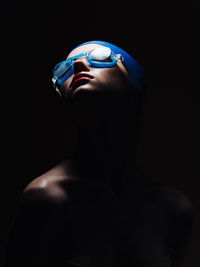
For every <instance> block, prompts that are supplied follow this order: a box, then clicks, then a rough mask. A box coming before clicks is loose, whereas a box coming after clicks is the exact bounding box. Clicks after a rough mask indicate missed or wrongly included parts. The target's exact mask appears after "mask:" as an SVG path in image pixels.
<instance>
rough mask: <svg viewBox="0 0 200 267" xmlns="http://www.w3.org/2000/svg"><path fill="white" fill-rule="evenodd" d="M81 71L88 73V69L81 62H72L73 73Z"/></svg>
mask: <svg viewBox="0 0 200 267" xmlns="http://www.w3.org/2000/svg"><path fill="white" fill-rule="evenodd" d="M81 71H90V69H89V67H88V66H87V65H86V64H85V63H84V62H83V61H75V62H74V73H75V74H76V73H79V72H81Z"/></svg>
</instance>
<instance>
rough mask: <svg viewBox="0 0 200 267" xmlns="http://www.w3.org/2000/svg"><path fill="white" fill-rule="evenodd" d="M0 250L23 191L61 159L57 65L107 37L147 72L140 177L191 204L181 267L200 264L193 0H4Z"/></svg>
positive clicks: (196, 23) (196, 8) (199, 146)
mask: <svg viewBox="0 0 200 267" xmlns="http://www.w3.org/2000/svg"><path fill="white" fill-rule="evenodd" d="M0 12H1V20H0V21H1V30H2V33H1V52H2V53H1V54H2V55H1V85H0V86H1V98H0V99H1V100H0V101H1V115H2V118H1V158H2V160H1V162H2V166H1V179H0V203H1V207H0V210H1V221H0V245H1V247H0V248H1V261H0V264H1V263H2V262H3V255H4V247H5V240H6V237H7V232H8V229H9V225H10V220H11V218H12V214H13V211H14V210H15V206H16V203H17V201H18V199H19V196H20V194H21V191H22V190H23V188H24V187H25V186H26V185H27V183H28V182H30V181H31V180H32V179H34V178H35V177H37V176H38V175H40V174H42V173H43V172H45V171H46V170H48V169H49V168H51V167H52V166H54V165H55V164H56V163H57V162H58V161H59V160H60V159H61V158H62V153H61V154H60V153H59V151H60V149H61V146H62V140H61V138H60V137H61V133H62V124H63V119H64V118H63V117H62V109H61V107H60V102H59V99H58V98H57V96H56V94H55V92H54V90H53V88H52V86H51V71H52V68H53V66H54V65H55V64H56V63H57V62H59V61H61V60H63V59H64V58H65V57H66V55H67V53H68V52H69V51H70V50H71V49H72V48H73V47H75V46H76V45H78V44H79V43H81V42H84V41H89V40H104V41H109V42H113V43H114V44H116V45H119V46H120V47H122V48H123V49H125V50H127V51H128V52H130V53H131V54H132V55H133V56H134V57H135V58H136V59H137V60H138V61H139V62H140V64H141V65H142V66H143V67H144V69H145V71H146V73H147V77H148V81H149V91H148V94H147V100H146V102H145V104H144V108H143V112H142V115H141V135H140V139H139V149H138V162H139V164H140V166H141V168H142V169H143V171H144V172H145V173H146V174H147V175H150V176H153V177H156V179H157V180H158V181H160V182H162V183H165V184H167V185H170V186H173V187H175V188H177V189H178V190H180V191H181V192H183V193H185V194H186V195H187V196H188V197H189V198H190V199H191V200H192V202H193V203H194V206H195V208H196V219H195V223H194V225H193V229H192V234H191V239H190V244H189V248H188V251H187V254H186V257H185V262H184V267H186V266H188V267H197V266H200V257H199V252H200V227H199V224H200V196H199V190H200V153H199V151H200V140H199V136H200V128H199V115H200V105H199V103H200V100H199V98H200V92H199V89H200V88H199V79H198V78H199V43H198V37H199V12H200V8H199V6H198V4H197V1H196V2H190V3H183V2H180V3H178V2H172V1H160V3H152V2H151V3H149V2H145V1H139V2H138V1H129V2H128V1H121V2H119V1H115V2H114V3H113V2H109V1H96V2H95V1H93V2H88V1H87V2H83V1H82V2H80V1H76V2H75V1H71V3H70V2H69V1H55V2H46V3H45V2H41V1H40V2H39V1H34V2H33V1H32V2H31V1H26V2H25V1H8V2H6V3H4V4H2V6H1V11H0Z"/></svg>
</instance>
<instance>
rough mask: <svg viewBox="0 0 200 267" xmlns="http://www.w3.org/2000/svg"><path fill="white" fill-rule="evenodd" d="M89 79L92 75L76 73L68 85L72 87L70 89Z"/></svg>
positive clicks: (92, 77)
mask: <svg viewBox="0 0 200 267" xmlns="http://www.w3.org/2000/svg"><path fill="white" fill-rule="evenodd" d="M91 79H94V76H92V75H90V74H88V73H77V74H75V75H74V78H73V80H72V82H71V84H70V87H72V89H73V90H74V89H75V88H77V87H79V86H80V85H83V84H86V83H88V82H89V81H90V80H91Z"/></svg>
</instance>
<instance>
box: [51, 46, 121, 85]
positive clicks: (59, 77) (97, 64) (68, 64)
mask: <svg viewBox="0 0 200 267" xmlns="http://www.w3.org/2000/svg"><path fill="white" fill-rule="evenodd" d="M83 56H85V57H86V58H87V61H88V63H89V66H91V67H94V68H111V67H114V66H115V65H116V63H117V61H122V60H123V59H122V56H121V55H120V54H115V53H114V52H113V51H111V49H110V48H109V47H100V48H97V49H95V50H92V51H90V52H85V53H81V54H78V55H76V56H74V57H71V58H69V59H66V60H65V61H62V62H60V63H58V64H57V65H56V66H55V67H54V69H53V79H52V82H53V84H54V86H55V87H56V85H57V86H61V85H62V84H63V83H64V82H65V81H66V80H67V79H68V78H69V77H70V76H71V75H72V74H73V73H74V61H75V59H77V58H79V57H83Z"/></svg>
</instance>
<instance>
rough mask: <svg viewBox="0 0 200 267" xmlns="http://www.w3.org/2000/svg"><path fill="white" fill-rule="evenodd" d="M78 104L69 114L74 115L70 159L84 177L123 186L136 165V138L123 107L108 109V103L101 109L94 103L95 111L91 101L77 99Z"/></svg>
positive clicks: (71, 128) (113, 185)
mask: <svg viewBox="0 0 200 267" xmlns="http://www.w3.org/2000/svg"><path fill="white" fill-rule="evenodd" d="M78 107H79V108H78V109H76V108H75V109H73V112H72V113H73V116H71V115H72V114H71V115H70V114H69V116H70V117H71V118H72V119H71V123H70V125H68V127H67V129H70V131H71V138H70V142H71V148H72V149H71V154H70V156H69V158H70V160H71V161H72V163H73V165H74V166H75V168H76V171H78V172H79V174H80V175H79V176H80V177H82V178H83V179H86V180H92V181H96V182H98V183H103V184H109V185H111V186H112V187H116V188H117V187H118V188H119V187H121V186H122V183H123V182H127V181H125V176H127V177H130V173H132V174H133V175H134V173H135V168H136V160H135V154H136V148H135V144H136V140H135V138H134V133H133V131H132V132H131V131H130V129H129V128H130V125H129V124H130V122H129V123H127V121H126V120H124V115H123V112H122V109H120V108H119V107H118V109H116V108H113V105H112V107H111V108H110V109H109V110H108V108H106V107H105V105H104V106H102V107H101V108H100V109H97V105H95V107H94V105H93V107H92V112H91V106H89V105H85V106H81V105H80V103H78ZM80 107H82V108H81V109H80ZM76 110H79V111H80V110H82V112H81V113H80V112H79V113H78V112H76ZM104 110H105V111H104ZM116 110H120V112H118V113H117V112H116ZM94 111H95V112H94ZM91 114H93V115H92V116H91ZM127 173H129V175H127ZM127 179H128V178H127ZM122 181H123V182H122ZM116 190H117V189H116Z"/></svg>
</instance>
